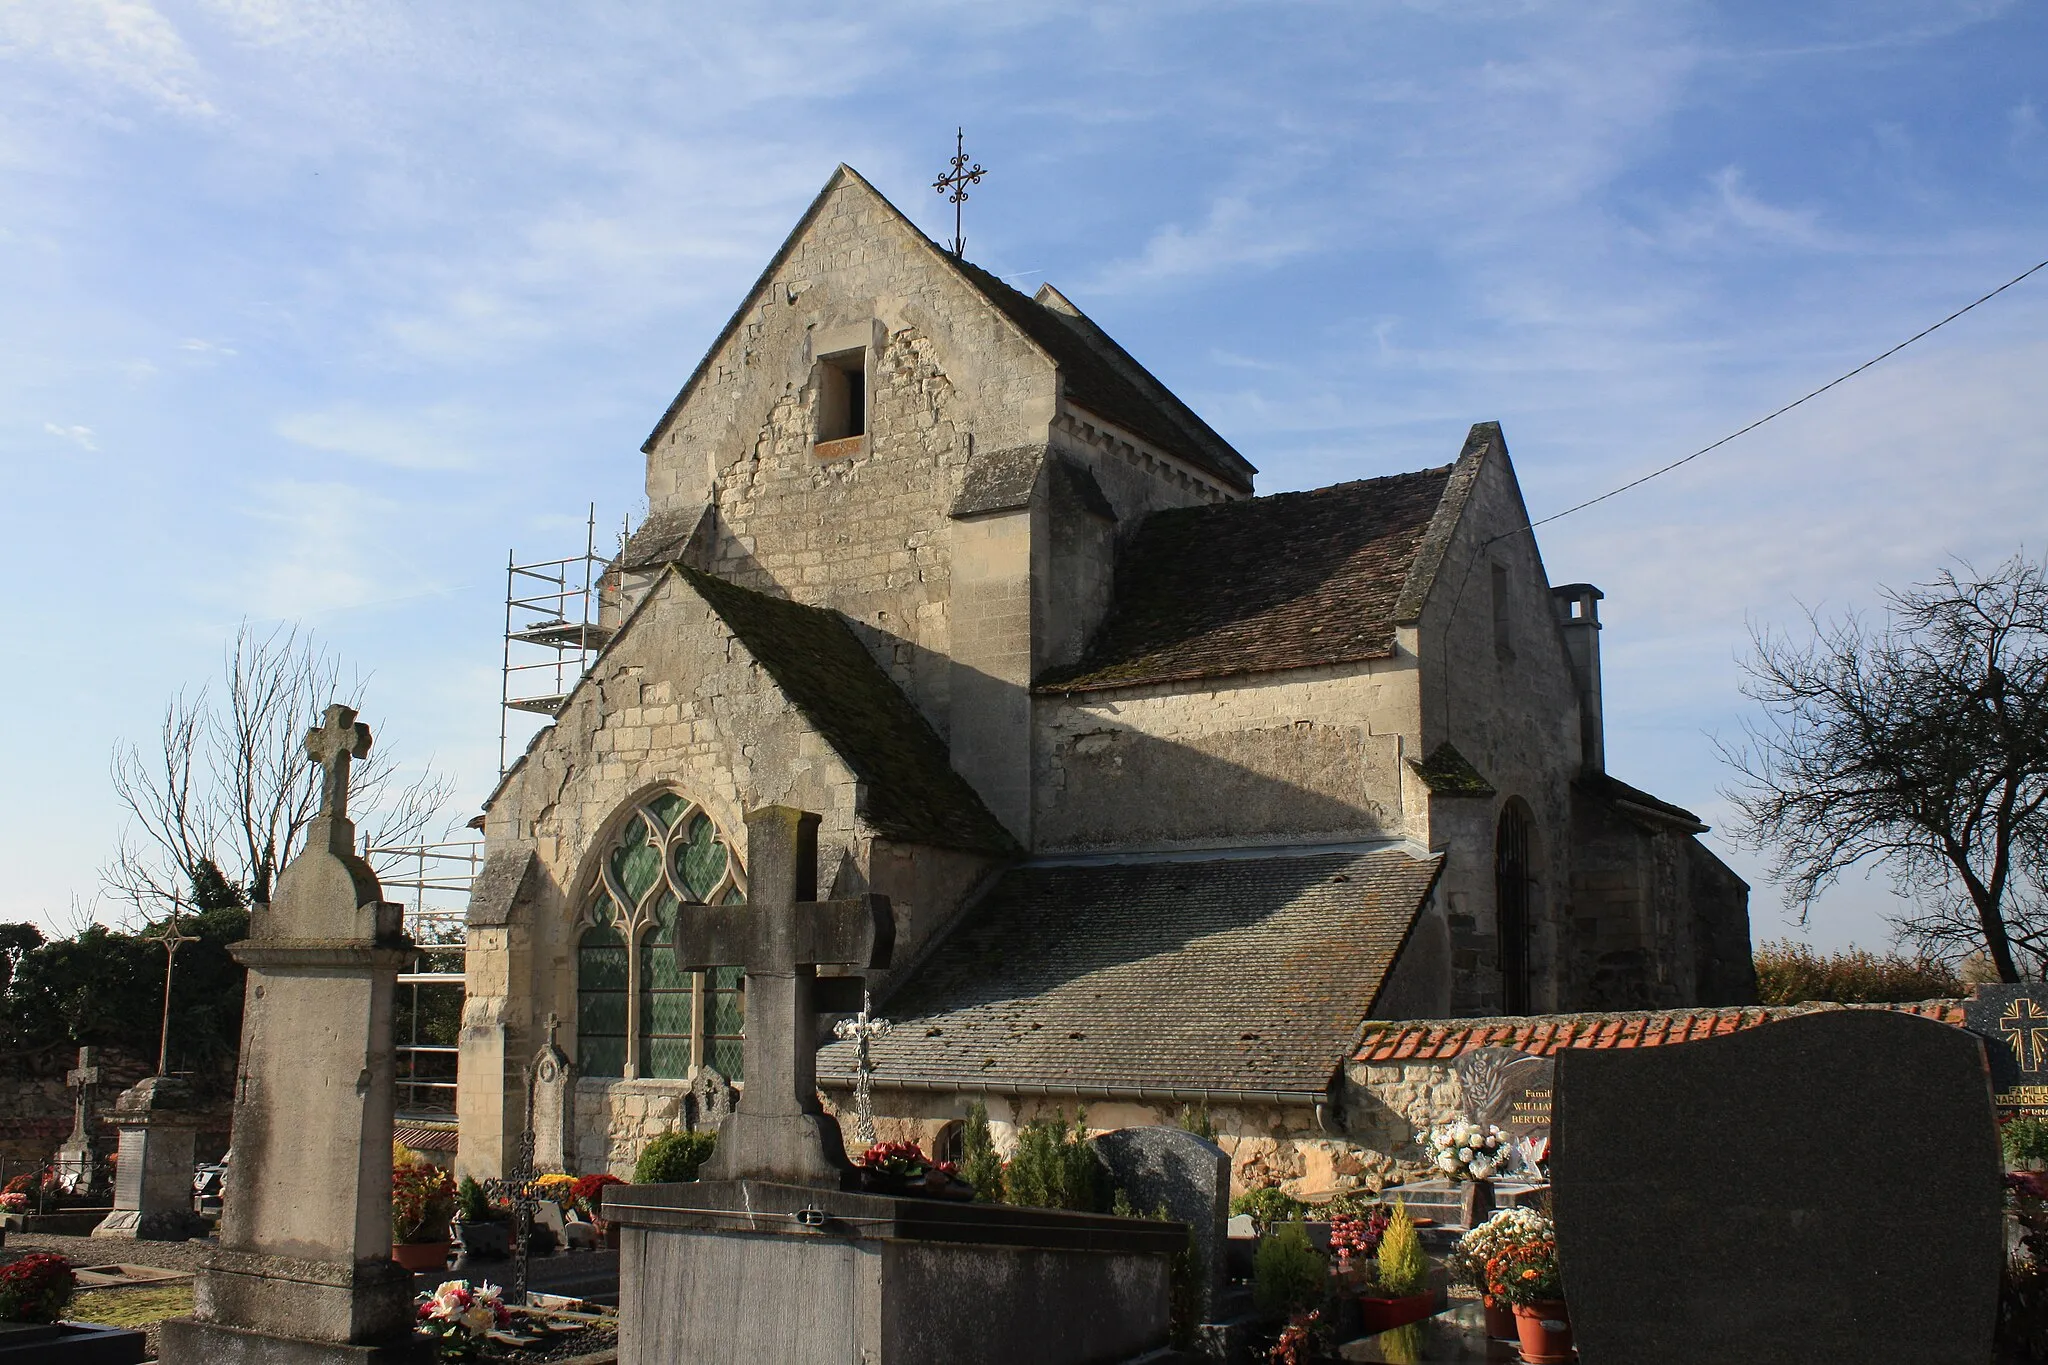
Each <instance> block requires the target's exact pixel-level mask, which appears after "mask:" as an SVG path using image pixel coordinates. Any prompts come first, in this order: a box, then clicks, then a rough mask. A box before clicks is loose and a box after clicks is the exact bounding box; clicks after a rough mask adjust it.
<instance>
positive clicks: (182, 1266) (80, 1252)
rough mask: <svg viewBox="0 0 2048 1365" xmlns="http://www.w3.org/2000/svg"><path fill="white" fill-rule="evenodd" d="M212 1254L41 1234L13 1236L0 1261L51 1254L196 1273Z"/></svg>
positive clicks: (79, 1261)
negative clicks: (200, 1264) (200, 1259)
mask: <svg viewBox="0 0 2048 1365" xmlns="http://www.w3.org/2000/svg"><path fill="white" fill-rule="evenodd" d="M212 1250H213V1243H211V1242H129V1241H123V1240H118V1239H115V1238H109V1237H51V1236H49V1235H47V1234H45V1233H40V1232H10V1233H8V1234H7V1245H6V1246H4V1247H0V1260H6V1261H11V1260H13V1259H15V1257H16V1256H18V1255H26V1254H28V1253H29V1252H31V1251H51V1252H55V1253H56V1254H57V1255H59V1256H62V1257H63V1258H64V1259H65V1260H67V1261H69V1262H71V1264H72V1265H73V1266H82V1265H148V1266H155V1267H156V1268H157V1269H159V1270H197V1269H199V1258H200V1257H202V1256H204V1255H205V1254H206V1253H207V1252H209V1251H212Z"/></svg>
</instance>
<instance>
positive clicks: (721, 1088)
mask: <svg viewBox="0 0 2048 1365" xmlns="http://www.w3.org/2000/svg"><path fill="white" fill-rule="evenodd" d="M738 1099H739V1091H738V1090H735V1089H734V1088H733V1084H732V1082H731V1081H729V1080H727V1079H726V1078H725V1077H724V1076H723V1075H721V1074H720V1073H719V1072H718V1071H717V1070H716V1069H714V1068H712V1067H708V1066H700V1067H698V1068H697V1069H696V1070H695V1071H694V1072H692V1073H691V1076H690V1093H689V1094H687V1095H685V1096H683V1127H685V1128H687V1129H689V1130H690V1131H691V1132H693V1133H715V1132H717V1131H718V1130H719V1129H720V1128H721V1127H723V1126H724V1124H725V1121H726V1119H727V1118H728V1117H729V1116H730V1115H731V1114H732V1108H733V1104H734V1102H735V1101H737V1100H738Z"/></svg>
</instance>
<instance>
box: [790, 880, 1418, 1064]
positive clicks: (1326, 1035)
mask: <svg viewBox="0 0 2048 1365" xmlns="http://www.w3.org/2000/svg"><path fill="white" fill-rule="evenodd" d="M1440 866H1441V859H1440V858H1436V857H1431V858H1416V857H1413V856H1411V855H1410V854H1408V853H1406V852H1403V851H1400V850H1394V849H1383V850H1376V851H1363V852H1333V853H1317V854H1308V855H1295V856H1278V857H1270V858H1211V859H1202V860H1190V861H1186V862H1155V861H1145V862H1131V863H1113V864H1088V865H1079V866H1045V865H1029V864H1027V865H1025V866H1022V867H1017V868H1013V869H1011V870H1010V871H1008V872H1006V873H1004V874H1003V876H1002V877H1001V879H1000V880H999V881H998V882H997V883H996V885H995V886H994V888H993V889H992V891H991V892H990V893H989V895H988V896H987V897H985V898H984V899H983V900H982V901H981V902H980V903H979V904H977V905H975V906H973V907H971V908H970V909H969V910H968V911H967V912H966V916H967V917H966V920H965V921H964V922H963V923H962V924H961V925H960V926H959V927H958V928H956V929H954V930H953V931H952V932H951V934H950V935H949V936H948V937H947V938H946V940H945V941H944V942H943V943H942V944H941V945H940V947H939V948H938V949H937V950H936V951H935V952H934V953H933V955H932V956H931V957H929V958H927V959H926V960H925V962H924V963H923V964H922V965H921V966H920V967H918V968H917V969H916V970H915V971H914V972H913V973H912V974H911V976H910V977H909V979H908V980H907V981H905V982H904V983H903V984H902V985H901V986H900V987H899V988H897V989H896V990H895V991H894V993H893V994H892V995H891V996H890V998H889V999H888V1000H887V1001H885V1002H883V1004H882V1006H881V1010H882V1013H884V1014H885V1015H886V1016H887V1017H888V1018H889V1019H890V1020H892V1021H893V1022H894V1024H895V1028H894V1029H893V1030H892V1031H891V1032H890V1033H888V1034H887V1035H885V1036H884V1037H882V1038H881V1039H879V1040H878V1041H877V1042H875V1043H874V1044H873V1045H872V1048H873V1052H872V1055H873V1058H874V1064H875V1068H876V1076H877V1082H876V1083H877V1084H878V1085H883V1086H886V1085H887V1084H889V1082H890V1080H891V1079H892V1078H904V1079H909V1080H914V1081H916V1082H918V1083H920V1084H937V1085H942V1086H948V1087H950V1086H958V1087H960V1088H963V1089H967V1090H976V1089H989V1090H994V1091H997V1092H1001V1091H1003V1090H1005V1088H1015V1089H1019V1090H1039V1089H1049V1090H1052V1091H1055V1092H1060V1093H1078V1094H1087V1093H1091V1092H1093V1091H1094V1090H1096V1089H1099V1088H1101V1087H1109V1088H1111V1089H1112V1090H1128V1089H1130V1088H1133V1087H1137V1088H1148V1089H1180V1090H1205V1089H1206V1090H1255V1091H1273V1092H1284V1093H1291V1094H1304V1095H1307V1094H1320V1093H1321V1092H1323V1091H1324V1090H1325V1089H1326V1088H1327V1086H1328V1084H1329V1082H1330V1079H1331V1077H1332V1075H1333V1074H1334V1073H1335V1071H1336V1068H1337V1067H1338V1065H1339V1064H1340V1063H1341V1062H1342V1060H1343V1058H1344V1057H1345V1055H1346V1052H1347V1049H1348V1047H1349V1045H1350V1043H1351V1041H1352V1039H1353V1038H1355V1037H1356V1035H1357V1031H1358V1026H1359V1022H1360V1021H1361V1020H1362V1019H1364V1018H1365V1017H1366V1016H1367V1015H1368V1014H1369V1013H1370V1012H1371V1009H1372V1004H1373V1001H1374V999H1375V998H1376V997H1377V996H1378V994H1379V990H1380V987H1381V985H1382V984H1383V983H1384V981H1385V978H1386V975H1387V972H1388V970H1389V968H1390V967H1391V966H1392V964H1393V960H1394V956H1395V954H1396V953H1397V952H1398V951H1399V950H1400V947H1401V944H1402V943H1403V941H1404V940H1405V939H1406V937H1407V934H1408V931H1409V928H1410V926H1411V925H1412V923H1413V921H1414V919H1415V915H1416V912H1417V911H1418V909H1419V908H1420V907H1421V905H1422V903H1423V901H1424V898H1425V897H1426V896H1427V895H1428V894H1429V890H1430V887H1431V886H1432V884H1433V883H1434V882H1435V879H1436V874H1437V871H1438V868H1439V867H1440ZM1408 1046H1409V1047H1410V1048H1411V1049H1412V1048H1413V1047H1414V1046H1415V1043H1414V1041H1413V1040H1408ZM852 1059H853V1053H852V1045H851V1044H847V1043H833V1044H830V1045H828V1046H827V1047H826V1048H825V1049H823V1050H822V1051H821V1052H820V1054H819V1075H820V1077H821V1078H823V1079H824V1080H825V1081H826V1082H827V1083H828V1084H829V1083H835V1082H841V1081H842V1080H843V1078H845V1077H847V1076H848V1075H849V1074H850V1071H851V1067H852Z"/></svg>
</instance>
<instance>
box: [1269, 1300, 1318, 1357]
mask: <svg viewBox="0 0 2048 1365" xmlns="http://www.w3.org/2000/svg"><path fill="white" fill-rule="evenodd" d="M1322 1325H1323V1310H1322V1309H1320V1308H1311V1309H1309V1310H1308V1311H1307V1312H1306V1313H1298V1314H1296V1315H1295V1316H1294V1317H1292V1318H1290V1319H1289V1320H1288V1322H1287V1326H1286V1327H1284V1328H1282V1329H1281V1332H1280V1339H1279V1340H1278V1341H1275V1342H1274V1343H1273V1349H1272V1350H1270V1351H1268V1352H1267V1353H1266V1359H1267V1360H1268V1361H1270V1362H1272V1365H1308V1363H1309V1361H1311V1360H1313V1359H1314V1358H1315V1354H1316V1338H1317V1337H1318V1336H1319V1335H1321V1330H1322Z"/></svg>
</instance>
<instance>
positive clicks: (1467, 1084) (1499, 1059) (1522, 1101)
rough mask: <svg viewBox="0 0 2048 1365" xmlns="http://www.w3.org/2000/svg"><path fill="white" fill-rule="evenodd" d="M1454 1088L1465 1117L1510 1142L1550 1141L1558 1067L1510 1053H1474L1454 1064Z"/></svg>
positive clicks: (1488, 1050) (1486, 1049)
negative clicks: (1497, 1131) (1486, 1125)
mask: <svg viewBox="0 0 2048 1365" xmlns="http://www.w3.org/2000/svg"><path fill="white" fill-rule="evenodd" d="M1458 1085H1459V1088H1460V1090H1461V1092H1462V1093H1463V1095H1464V1097H1465V1103H1464V1106H1463V1108H1464V1113H1465V1117H1466V1118H1468V1119H1471V1120H1472V1121H1473V1122H1474V1123H1490V1124H1493V1125H1494V1126H1496V1127H1498V1128H1499V1129H1500V1130H1501V1131H1502V1132H1504V1133H1506V1134H1507V1135H1508V1136H1509V1137H1510V1138H1512V1139H1516V1140H1518V1141H1519V1140H1521V1139H1530V1140H1536V1139H1547V1138H1548V1137H1549V1136H1550V1108H1551V1096H1552V1092H1553V1091H1554V1090H1555V1089H1556V1086H1557V1063H1555V1062H1553V1061H1552V1060H1551V1059H1550V1058H1548V1057H1538V1056H1534V1055H1533V1054H1531V1053H1527V1052H1520V1051H1517V1050H1516V1049H1514V1048H1511V1047H1482V1048H1474V1049H1473V1050H1472V1051H1470V1052H1468V1053H1466V1054H1465V1055H1464V1056H1462V1057H1460V1058H1458Z"/></svg>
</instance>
